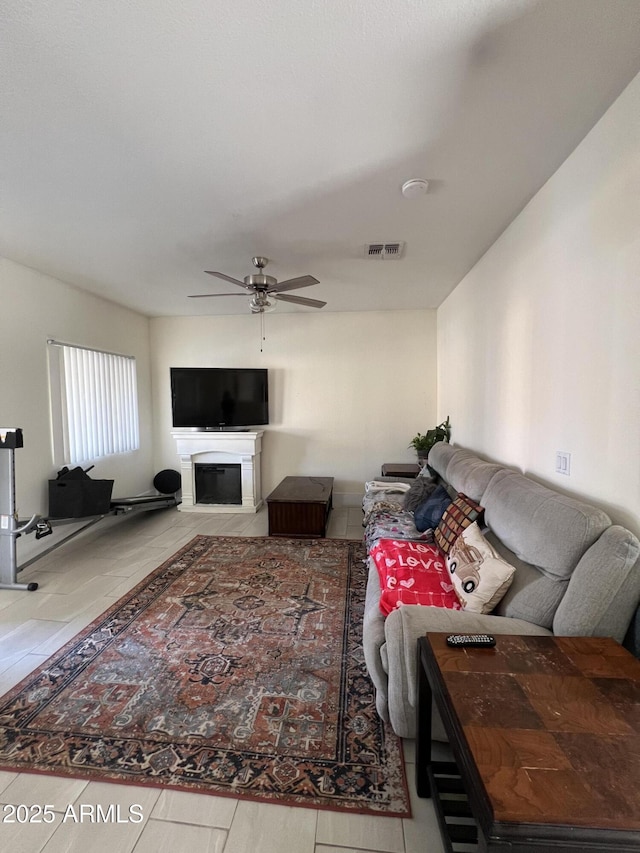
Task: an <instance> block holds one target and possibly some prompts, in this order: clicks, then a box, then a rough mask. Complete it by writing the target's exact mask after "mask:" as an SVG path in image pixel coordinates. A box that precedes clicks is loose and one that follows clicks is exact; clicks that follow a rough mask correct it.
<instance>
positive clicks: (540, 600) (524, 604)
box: [486, 531, 569, 629]
mask: <svg viewBox="0 0 640 853" xmlns="http://www.w3.org/2000/svg"><path fill="white" fill-rule="evenodd" d="M486 538H487V540H488V541H489V542H490V544H491V545H492V546H493V547H494V548H495V550H496V551H497V552H498V554H500V556H501V557H502V559H503V560H506V561H507V562H508V563H509V564H510V565H512V566H513V567H514V568H515V570H516V573H515V575H514V578H513V581H512V582H511V586H510V587H509V589H508V590H507V592H506V594H505V596H504V597H503V599H502V600H501V601H500V602H499V603H498V605H497V606H496V608H495V610H494V613H495V614H496V615H498V616H507V617H509V618H511V619H524V620H526V621H527V622H534V623H535V624H536V625H541V626H543V627H544V628H548V629H551V627H552V625H553V617H554V616H555V612H556V610H557V607H558V605H559V604H560V602H561V600H562V596H563V595H564V594H565V592H566V590H567V586H568V584H569V579H568V578H552V577H549V576H548V575H544V574H542V572H541V571H539V570H538V569H536V568H535V566H532V565H530V564H529V563H525V562H524V561H523V560H520V559H519V558H518V557H517V556H516V555H515V554H514V553H513V552H512V551H509V549H508V548H505V546H504V545H503V544H502V542H500V540H499V539H497V538H496V537H495V536H494V535H493V533H492V532H491V531H488V532H487V533H486Z"/></svg>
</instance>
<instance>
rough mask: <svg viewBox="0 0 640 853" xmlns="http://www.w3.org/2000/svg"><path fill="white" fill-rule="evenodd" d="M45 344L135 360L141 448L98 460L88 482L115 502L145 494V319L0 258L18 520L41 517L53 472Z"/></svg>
mask: <svg viewBox="0 0 640 853" xmlns="http://www.w3.org/2000/svg"><path fill="white" fill-rule="evenodd" d="M47 338H55V339H57V340H60V341H64V342H67V343H75V344H82V345H85V346H91V347H96V348H98V349H105V350H108V351H111V352H121V353H125V354H127V355H134V356H135V357H136V359H137V374H138V390H139V402H140V433H141V439H140V442H141V447H140V450H139V451H136V452H134V453H127V454H123V455H120V456H113V457H109V458H107V459H104V460H99V461H97V462H96V464H95V468H94V470H93V471H91V475H90V476H91V477H93V478H96V479H98V478H106V479H113V480H115V484H114V495H115V496H124V495H135V494H139V493H141V492H145V491H147V490H148V489H150V488H151V486H152V480H153V469H152V439H151V431H152V423H151V390H150V370H149V321H148V319H147V318H146V317H143V316H141V315H140V314H136V313H134V312H132V311H129V310H127V309H126V308H121V307H119V306H117V305H114V304H113V303H111V302H107V301H105V300H103V299H99V298H97V297H95V296H92V295H89V294H87V293H83V292H82V291H80V290H77V289H75V288H73V287H71V286H70V285H68V284H65V283H63V282H61V281H58V280H57V279H54V278H50V277H49V276H46V275H43V274H41V273H38V272H36V271H35V270H32V269H28V268H27V267H23V266H21V265H19V264H16V263H13V262H12V261H9V260H6V259H4V258H0V426H3V427H22V429H23V433H24V447H23V448H22V449H20V450H16V452H15V463H16V503H17V508H18V512H19V515H20V517H21V518H23V517H26V516H29V515H32V514H33V513H34V512H38V513H40V514H42V515H46V513H47V512H48V486H47V481H48V480H49V479H51V478H54V477H55V472H56V470H57V466H55V465H54V463H53V456H52V449H51V428H50V408H49V381H48V366H47ZM32 538H33V537H27V539H29V540H30V539H32ZM49 541H50V540H49V539H44V540H42V543H43V545H44V544H46V543H47V542H49Z"/></svg>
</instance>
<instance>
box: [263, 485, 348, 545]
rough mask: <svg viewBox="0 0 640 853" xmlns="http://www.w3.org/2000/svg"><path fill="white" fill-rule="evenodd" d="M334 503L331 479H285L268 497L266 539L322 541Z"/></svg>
mask: <svg viewBox="0 0 640 853" xmlns="http://www.w3.org/2000/svg"><path fill="white" fill-rule="evenodd" d="M332 502H333V477H285V478H284V480H283V481H282V482H281V483H280V485H278V486H276V488H275V489H274V490H273V491H272V492H271V494H270V495H269V497H268V498H267V507H268V512H269V536H293V537H294V538H299V539H317V538H322V537H324V536H325V535H326V532H327V521H328V520H329V513H330V511H331V506H332Z"/></svg>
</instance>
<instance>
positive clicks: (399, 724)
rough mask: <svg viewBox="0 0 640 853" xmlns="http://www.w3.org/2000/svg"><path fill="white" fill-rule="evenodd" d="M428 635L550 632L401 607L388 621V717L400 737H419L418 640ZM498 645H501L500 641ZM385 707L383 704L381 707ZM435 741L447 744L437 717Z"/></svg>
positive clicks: (464, 613) (518, 622)
mask: <svg viewBox="0 0 640 853" xmlns="http://www.w3.org/2000/svg"><path fill="white" fill-rule="evenodd" d="M428 631H434V632H438V631H444V632H446V633H447V634H525V635H534V636H536V635H547V634H550V633H551V632H550V631H548V630H546V629H545V628H541V627H540V626H538V625H533V624H531V623H530V622H524V621H522V620H520V619H504V618H503V617H502V616H492V615H488V616H482V615H481V614H479V613H470V612H468V611H466V610H446V609H445V608H443V607H401V608H400V609H399V610H394V612H393V613H390V614H389V616H388V617H387V619H386V621H385V626H384V632H385V637H386V645H385V646H384V647H383V648H384V650H385V652H384V654H385V657H384V660H385V663H386V669H387V672H388V673H389V681H388V684H387V685H386V688H387V691H388V692H387V693H386V696H385V698H386V707H385V713H386V716H384V717H383V719H389V720H390V721H391V725H392V727H393V730H394V732H395V733H396V734H397V735H399V736H400V737H405V738H413V737H415V734H416V709H415V705H416V677H415V676H416V668H417V657H418V655H417V647H418V643H417V639H418V637H422V636H424V635H425V634H426V633H427V632H428ZM498 642H500V641H499V640H498ZM380 704H381V705H382V702H381V703H380ZM433 723H434V729H433V737H434V739H435V740H446V736H445V735H444V729H443V728H442V724H441V723H440V718H439V716H438V715H434V719H433Z"/></svg>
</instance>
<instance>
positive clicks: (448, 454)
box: [427, 441, 459, 480]
mask: <svg viewBox="0 0 640 853" xmlns="http://www.w3.org/2000/svg"><path fill="white" fill-rule="evenodd" d="M458 452H459V448H457V447H455V446H454V445H453V444H449V443H448V442H447V441H438V442H436V444H434V445H433V447H432V448H431V450H430V451H429V457H428V459H427V463H428V465H429V468H431V469H432V470H434V471H435V472H436V474H438V475H439V476H440V477H442V479H443V480H446V476H445V475H446V472H447V465H448V464H449V462H450V461H451V459H452V457H453V456H454V455H455V454H456V453H458Z"/></svg>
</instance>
